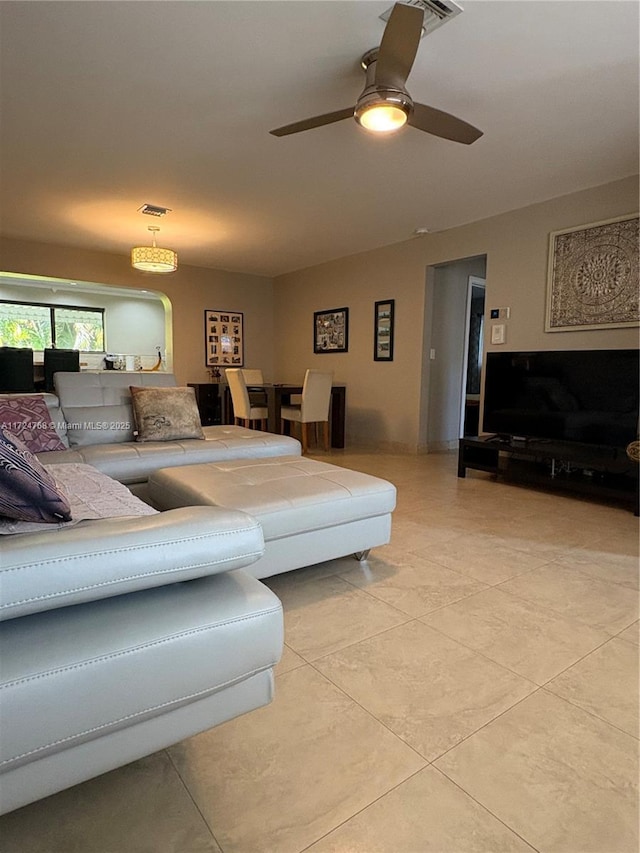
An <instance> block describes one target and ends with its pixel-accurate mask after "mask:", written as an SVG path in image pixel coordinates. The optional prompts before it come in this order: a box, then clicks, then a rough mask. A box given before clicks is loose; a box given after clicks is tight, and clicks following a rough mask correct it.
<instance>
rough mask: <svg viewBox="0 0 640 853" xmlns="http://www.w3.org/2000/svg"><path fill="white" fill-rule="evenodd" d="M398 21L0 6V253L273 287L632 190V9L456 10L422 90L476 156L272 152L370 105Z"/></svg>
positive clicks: (430, 56) (310, 140)
mask: <svg viewBox="0 0 640 853" xmlns="http://www.w3.org/2000/svg"><path fill="white" fill-rule="evenodd" d="M390 5H391V3H390V2H369V0H356V2H341V0H333V1H331V0H324V2H319V0H287V1H286V2H280V0H256V1H255V2H251V0H246V2H235V0H205V2H191V0H147V2H120V0H110V2H104V3H101V2H59V0H56V2H34V0H27V2H21V0H12V2H3V3H2V4H1V20H0V23H1V29H0V33H1V36H0V38H1V42H0V48H1V56H2V66H1V69H0V70H1V80H2V87H1V96H2V104H1V110H2V113H1V115H2V128H1V132H2V137H1V145H2V147H1V149H0V154H1V159H0V169H1V179H2V184H1V187H0V190H1V196H0V197H1V205H2V207H1V210H0V214H1V220H0V229H1V231H2V233H3V234H4V235H6V236H11V237H17V238H25V239H33V240H38V241H42V242H48V243H56V244H61V245H67V246H77V247H82V248H88V249H98V250H102V251H107V252H115V253H128V252H129V250H130V248H131V246H133V245H140V244H143V245H144V244H145V243H148V242H149V240H148V237H149V235H148V233H147V231H146V229H147V227H148V226H149V225H159V226H160V227H161V231H160V239H159V245H167V246H170V247H171V248H173V249H175V250H177V252H178V254H179V257H180V262H181V263H183V264H185V263H186V264H194V265H197V266H204V267H212V268H218V269H227V270H236V271H242V272H248V273H256V274H262V275H267V276H273V275H277V274H280V273H283V272H287V271H291V270H295V269H300V268H303V267H307V266H311V265H314V264H317V263H320V262H323V261H326V260H330V259H332V258H338V257H342V256H345V255H349V254H353V253H356V252H362V251H367V250H370V249H373V248H376V247H379V246H383V245H387V244H391V243H397V242H400V241H403V240H406V239H408V238H409V237H410V236H411V234H412V232H413V231H414V229H416V228H428V229H429V230H431V231H440V230H443V229H447V228H452V227H454V226H458V225H461V224H464V223H467V222H472V221H475V220H478V219H483V218H486V217H488V216H493V215H495V214H498V213H502V212H505V211H508V210H513V209H515V208H518V207H523V206H525V205H528V204H532V203H535V202H537V201H542V200H544V199H548V198H553V197H555V196H559V195H563V194H565V193H570V192H573V191H576V190H579V189H583V188H586V187H591V186H596V185H598V184H604V183H607V182H609V181H613V180H616V179H618V178H622V177H625V176H628V175H632V174H635V173H636V172H637V170H638V49H639V48H638V9H639V7H638V4H637V3H634V2H619V1H618V0H616V2H610V1H609V0H598V1H597V2H582V0H558V2H555V0H554V2H544V0H507V1H506V2H491V0H489V1H488V2H483V1H482V0H461V5H462V6H463V7H464V11H463V12H462V14H460V15H458V16H457V17H456V18H454V19H452V20H450V21H448V22H447V23H445V24H444V25H443V26H441V27H440V28H439V29H437V30H435V31H434V32H432V33H430V34H428V35H427V36H426V37H425V38H424V39H423V40H422V41H421V43H420V48H419V50H418V56H417V58H416V62H415V65H414V67H413V71H412V73H411V75H410V77H409V80H408V90H409V92H410V93H411V95H412V96H413V98H414V99H415V100H418V101H421V102H423V103H426V104H429V105H431V106H434V107H437V108H439V109H442V110H446V111H447V112H451V113H453V114H454V115H457V116H459V117H460V118H463V119H464V120H465V121H468V122H469V123H471V124H473V125H476V126H477V127H479V128H481V129H482V130H483V131H484V136H483V137H482V138H481V139H480V140H479V141H477V142H476V143H474V144H473V145H470V146H466V145H460V144H457V143H454V142H449V141H446V140H443V139H438V138H436V137H433V136H430V135H428V134H426V133H421V132H419V131H417V130H414V129H413V128H405V129H403V130H402V131H401V132H400V133H399V134H397V135H395V136H391V137H385V138H380V137H372V136H371V135H369V134H367V132H366V131H364V130H362V129H361V128H360V127H358V126H357V125H356V123H355V122H354V121H351V120H346V121H342V122H340V123H338V124H333V125H328V126H325V127H321V128H318V129H315V130H310V131H307V132H304V133H300V134H297V135H294V136H287V137H282V138H276V137H274V136H271V135H270V134H269V130H271V129H273V128H276V127H279V126H280V125H283V124H287V123H289V122H293V121H297V120H299V119H303V118H307V117H308V116H312V115H316V114H318V113H323V112H329V111H332V110H334V109H339V108H342V107H346V106H349V105H350V104H354V103H355V100H356V98H357V96H358V94H359V93H360V91H361V89H362V87H363V84H364V75H363V74H362V71H361V70H360V68H359V59H360V56H361V55H362V54H363V53H364V52H365V51H366V50H367V49H369V48H371V47H373V46H375V45H377V44H379V42H380V39H381V37H382V32H383V29H384V23H383V22H382V21H380V20H379V18H378V16H379V15H380V14H381V13H382V12H384V11H385V10H386V9H388V8H389V6H390ZM145 202H148V203H151V204H155V205H161V206H165V207H169V208H172V212H171V213H169V214H168V215H167V216H166V217H164V218H163V219H162V220H158V219H156V218H154V217H149V216H145V215H143V214H141V213H139V212H138V208H139V207H140V206H141V205H142V204H144V203H145Z"/></svg>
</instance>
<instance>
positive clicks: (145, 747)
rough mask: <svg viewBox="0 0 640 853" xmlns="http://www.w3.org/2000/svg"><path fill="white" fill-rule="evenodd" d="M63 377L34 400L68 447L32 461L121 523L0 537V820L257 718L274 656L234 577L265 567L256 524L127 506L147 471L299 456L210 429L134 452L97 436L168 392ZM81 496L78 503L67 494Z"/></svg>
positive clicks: (250, 588)
mask: <svg viewBox="0 0 640 853" xmlns="http://www.w3.org/2000/svg"><path fill="white" fill-rule="evenodd" d="M69 376H70V377H72V378H71V379H70V381H69V382H68V383H65V382H64V381H63V382H62V383H61V385H60V389H59V396H58V395H44V396H45V400H46V403H47V406H48V410H49V415H50V418H51V422H52V423H54V424H55V425H56V430H57V432H58V434H59V435H60V437H61V440H62V441H63V443H64V444H65V445H69V447H68V449H65V450H57V451H52V452H43V453H39V454H38V455H37V458H38V459H39V460H40V461H41V462H43V463H44V464H45V466H46V467H47V469H48V470H49V471H55V472H56V479H60V480H62V481H65V482H64V486H65V491H66V492H67V494H68V495H69V497H70V502H71V503H72V506H73V500H74V499H77V501H78V503H77V504H76V506H78V507H81V508H82V509H83V510H86V507H90V506H94V505H99V506H100V509H101V511H104V512H105V513H106V514H107V515H113V516H118V515H120V516H123V513H124V517H108V518H91V519H90V520H84V521H80V522H79V523H78V524H70V525H67V524H60V525H55V524H54V525H50V524H47V525H40V527H42V528H43V529H42V530H41V531H40V530H34V529H33V527H35V528H38V525H31V526H29V524H28V523H27V526H26V529H25V532H11V533H9V534H8V535H2V536H0V813H4V812H7V811H11V810H13V809H15V808H18V807H20V806H22V805H25V804H27V803H29V802H32V801H33V800H37V799H40V798H41V797H44V796H47V795H49V794H52V793H55V792H56V791H59V790H61V789H63V788H66V787H69V786H70V785H74V784H76V783H78V782H81V781H84V780H86V779H89V778H91V777H93V776H96V775H99V774H100V773H104V772H105V771H107V770H111V769H113V768H115V767H118V766H120V765H122V764H126V763H127V762H129V761H133V760H135V759H137V758H139V757H142V756H144V755H147V754H149V753H151V752H155V751H157V750H158V749H161V748H163V747H165V746H168V745H169V744H172V743H175V742H177V741H179V740H181V739H183V738H185V737H188V736H190V735H192V734H195V733H196V732H199V731H202V730H204V729H207V728H210V727H212V726H214V725H217V724H218V723H221V722H223V721H225V720H228V719H230V718H232V717H234V716H237V715H238V714H242V713H245V712H247V711H250V710H252V709H254V708H257V707H259V706H261V705H264V704H266V703H268V702H269V701H271V698H272V696H273V667H274V666H275V664H276V663H277V661H278V660H279V658H280V655H281V652H282V646H283V619H282V608H281V605H280V602H279V600H278V599H277V597H276V596H275V595H273V593H272V592H271V591H270V590H269V589H267V587H265V586H264V585H263V584H262V583H260V581H258V580H256V579H255V578H253V577H251V576H250V575H248V574H247V573H246V572H245V571H244V570H243V567H245V566H249V565H251V564H252V563H253V562H255V561H256V560H257V559H259V558H260V557H261V556H262V554H263V552H264V538H263V533H262V528H261V526H260V524H259V523H258V522H257V521H256V520H255V519H253V518H251V517H250V516H248V515H247V514H246V513H243V512H238V511H234V510H228V509H220V508H215V507H189V508H185V509H177V510H171V511H168V512H157V511H155V510H152V509H151V508H149V507H148V506H147V505H146V504H143V503H142V501H139V500H138V498H136V497H135V496H134V495H133V494H132V492H133V491H135V490H136V488H138V489H139V490H144V486H145V482H146V479H147V476H148V474H149V473H150V472H151V471H153V470H155V469H156V468H158V467H166V466H171V465H172V464H177V463H178V462H179V463H180V464H183V465H184V464H185V463H187V462H200V461H207V460H215V459H220V458H229V457H230V456H233V455H234V454H236V455H237V456H238V457H239V458H253V457H254V456H259V455H261V454H263V455H267V456H268V455H277V454H282V453H283V452H284V453H289V454H294V455H295V454H296V453H297V454H299V452H300V445H299V443H298V442H297V441H295V440H294V439H289V438H287V437H285V436H282V437H279V436H271V435H266V434H264V433H257V432H254V431H252V430H244V429H241V428H239V427H210V428H205V435H206V438H205V440H204V441H202V440H192V441H189V440H187V441H182V442H148V443H144V444H140V445H137V444H136V443H135V442H134V441H133V436H132V434H131V427H129V429H128V430H125V429H120V428H117V429H115V430H114V431H113V434H112V435H108V430H107V429H104V428H103V427H102V426H98V425H104V424H110V423H117V424H123V423H129V424H131V423H132V421H131V408H130V401H129V399H128V386H129V384H132V385H144V384H147V383H148V384H157V385H168V384H175V380H174V378H173V377H172V376H168V375H163V374H133V375H132V374H129V375H125V374H122V373H120V374H116V375H115V376H113V377H111V376H110V375H108V374H70V375H69ZM57 378H58V379H59V378H60V375H58V377H57ZM5 399H6V398H5ZM76 404H77V405H76ZM66 423H69V424H73V425H75V426H72V428H71V429H69V430H67V429H66V427H65V424H66ZM78 425H81V426H78ZM91 439H93V440H94V443H90V440H91ZM111 439H115V440H111ZM87 463H90V465H91V468H89V467H88V466H87ZM96 469H97V470H96ZM87 472H94V473H91V474H90V476H88V475H87ZM83 475H84V477H83ZM101 478H102V479H101ZM118 480H120V481H121V482H124V483H128V484H129V487H128V488H127V487H125V486H124V485H121V483H120V482H116V481H118ZM87 482H89V483H90V484H91V483H92V484H93V491H92V494H91V495H90V496H89V497H87V496H86V495H78V494H74V489H77V490H79V489H80V487H81V485H82V484H83V483H85V484H86V483H87ZM79 484H80V485H79ZM105 499H107V505H106V508H105V504H104V502H105ZM92 501H93V503H92ZM109 501H110V503H109ZM109 506H110V507H111V509H109ZM90 514H91V513H90ZM82 515H83V513H82V512H81V513H80V515H77V514H76V512H75V511H74V512H72V517H74V518H75V517H82ZM15 527H17V528H18V529H20V522H18V523H17V525H15V526H14V531H15ZM7 529H9V530H10V529H11V525H10V524H9V525H8V526H7ZM5 532H6V531H5Z"/></svg>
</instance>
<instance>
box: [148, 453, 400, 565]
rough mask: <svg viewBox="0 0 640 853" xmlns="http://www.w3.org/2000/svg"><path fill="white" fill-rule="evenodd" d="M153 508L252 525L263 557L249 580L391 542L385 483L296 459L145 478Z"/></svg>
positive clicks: (390, 494)
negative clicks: (234, 512)
mask: <svg viewBox="0 0 640 853" xmlns="http://www.w3.org/2000/svg"><path fill="white" fill-rule="evenodd" d="M149 495H150V497H151V499H152V501H153V503H154V505H155V506H156V507H157V508H158V509H175V508H177V507H183V506H197V505H213V506H221V507H228V508H234V509H240V510H243V511H244V512H247V513H249V515H252V516H253V517H254V518H256V519H257V520H258V521H259V522H260V524H261V526H262V530H263V533H264V539H265V554H264V556H263V557H261V558H260V559H259V560H258V561H257V562H256V563H253V564H252V565H251V566H248V567H246V568H245V571H246V572H248V573H250V574H253V575H254V577H257V578H264V577H269V576H270V575H275V574H279V573H280V572H288V571H290V570H291V569H299V568H301V567H302V566H309V565H312V564H315V563H320V562H322V561H324V560H332V559H335V558H336V557H343V556H344V555H345V554H354V556H356V558H357V559H360V560H362V559H365V558H366V556H367V553H368V551H369V549H370V548H373V547H375V546H377V545H384V544H386V543H387V542H388V541H389V539H390V536H391V513H392V512H393V510H394V509H395V505H396V488H395V486H394V485H393V484H392V483H389V482H387V481H386V480H381V479H380V478H379V477H372V476H371V475H369V474H363V473H362V472H360V471H350V470H348V469H347V468H339V467H338V466H337V465H329V464H328V463H326V462H318V461H315V460H312V459H306V458H305V457H301V456H280V457H275V458H271V459H235V460H230V461H228V462H209V463H205V464H201V465H182V466H178V467H175V468H163V469H161V470H159V471H156V472H154V473H153V474H151V475H150V476H149Z"/></svg>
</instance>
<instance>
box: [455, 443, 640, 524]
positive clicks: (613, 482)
mask: <svg viewBox="0 0 640 853" xmlns="http://www.w3.org/2000/svg"><path fill="white" fill-rule="evenodd" d="M467 468H472V469H475V470H477V471H487V472H489V473H491V474H495V475H496V476H497V477H499V478H503V479H505V480H510V481H512V482H516V483H523V484H530V485H535V486H542V487H544V488H555V489H561V490H565V491H570V492H577V493H581V494H584V495H590V496H592V497H594V498H596V499H598V498H599V499H603V500H612V501H616V502H624V503H629V504H631V505H632V506H633V509H634V511H635V514H636V515H638V464H637V463H636V462H632V461H631V460H630V459H629V458H628V456H627V455H626V453H625V451H624V449H623V448H618V447H604V446H599V445H590V444H580V443H578V442H569V441H551V440H542V439H528V440H519V439H515V438H511V439H506V438H500V437H498V436H495V435H492V436H480V437H478V436H474V437H473V438H471V437H466V438H461V439H460V446H459V449H458V477H464V476H465V474H466V469H467Z"/></svg>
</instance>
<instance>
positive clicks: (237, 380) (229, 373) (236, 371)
mask: <svg viewBox="0 0 640 853" xmlns="http://www.w3.org/2000/svg"><path fill="white" fill-rule="evenodd" d="M225 375H226V377H227V382H228V383H229V391H230V392H231V401H232V403H233V416H234V419H235V423H236V424H238V423H241V422H242V426H248V427H254V426H255V423H256V421H260V429H264V430H266V429H267V415H268V409H267V407H266V406H252V405H251V401H250V400H249V392H248V391H247V383H246V382H245V381H244V376H243V375H242V369H241V368H239V367H229V368H227V369H226V370H225Z"/></svg>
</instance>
